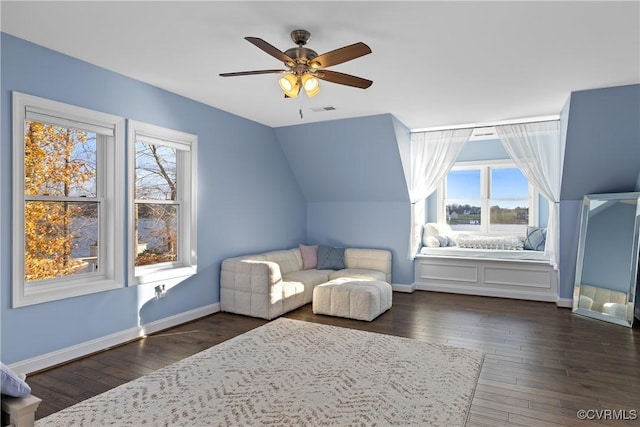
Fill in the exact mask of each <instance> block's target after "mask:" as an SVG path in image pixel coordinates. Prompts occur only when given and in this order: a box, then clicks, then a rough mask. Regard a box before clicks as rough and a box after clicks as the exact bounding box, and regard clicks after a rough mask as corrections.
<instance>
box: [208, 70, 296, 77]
mask: <svg viewBox="0 0 640 427" xmlns="http://www.w3.org/2000/svg"><path fill="white" fill-rule="evenodd" d="M286 72H287V70H256V71H238V72H236V73H221V74H220V76H221V77H235V76H252V75H254V74H276V73H286Z"/></svg>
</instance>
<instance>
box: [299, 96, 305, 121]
mask: <svg viewBox="0 0 640 427" xmlns="http://www.w3.org/2000/svg"><path fill="white" fill-rule="evenodd" d="M299 99H300V109H299V110H298V113H300V120H302V119H303V118H304V115H303V114H302V97H300V98H299Z"/></svg>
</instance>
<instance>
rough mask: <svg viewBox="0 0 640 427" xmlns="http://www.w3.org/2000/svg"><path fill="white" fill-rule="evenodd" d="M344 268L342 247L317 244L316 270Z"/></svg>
mask: <svg viewBox="0 0 640 427" xmlns="http://www.w3.org/2000/svg"><path fill="white" fill-rule="evenodd" d="M342 268H344V248H332V247H330V246H318V270H327V269H330V270H340V269H342Z"/></svg>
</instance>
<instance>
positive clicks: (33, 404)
mask: <svg viewBox="0 0 640 427" xmlns="http://www.w3.org/2000/svg"><path fill="white" fill-rule="evenodd" d="M40 402H42V399H40V398H37V397H35V396H33V395H31V394H30V395H28V396H25V397H10V396H2V420H3V425H4V420H5V416H7V417H8V422H9V424H8V426H7V427H33V425H34V422H35V417H36V410H37V409H38V405H40Z"/></svg>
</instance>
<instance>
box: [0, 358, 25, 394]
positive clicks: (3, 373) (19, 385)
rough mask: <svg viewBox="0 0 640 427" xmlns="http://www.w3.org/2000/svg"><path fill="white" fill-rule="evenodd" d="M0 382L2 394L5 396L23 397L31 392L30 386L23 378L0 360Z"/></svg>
mask: <svg viewBox="0 0 640 427" xmlns="http://www.w3.org/2000/svg"><path fill="white" fill-rule="evenodd" d="M0 383H1V384H2V394H4V395H7V396H13V397H24V396H27V395H28V394H29V393H31V387H29V385H28V384H27V383H26V382H24V379H22V378H20V377H19V376H18V375H17V374H15V373H14V372H13V371H12V370H11V369H9V367H8V366H7V365H5V364H4V363H2V362H0Z"/></svg>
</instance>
